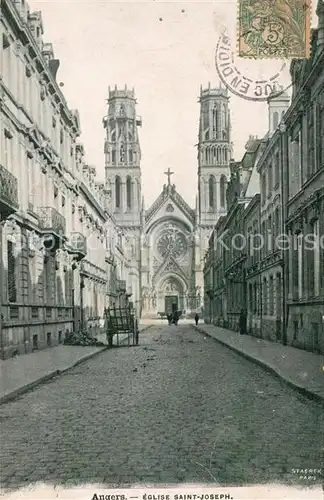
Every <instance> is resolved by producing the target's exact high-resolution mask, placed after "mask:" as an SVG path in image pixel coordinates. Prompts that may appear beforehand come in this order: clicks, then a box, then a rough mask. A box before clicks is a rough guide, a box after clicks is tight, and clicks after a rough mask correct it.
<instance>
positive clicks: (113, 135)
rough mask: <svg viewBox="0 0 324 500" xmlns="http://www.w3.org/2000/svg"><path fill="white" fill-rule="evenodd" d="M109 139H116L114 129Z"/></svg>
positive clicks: (113, 140)
mask: <svg viewBox="0 0 324 500" xmlns="http://www.w3.org/2000/svg"><path fill="white" fill-rule="evenodd" d="M111 140H112V142H115V140H116V130H114V131H113V133H112V134H111Z"/></svg>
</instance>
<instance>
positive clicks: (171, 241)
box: [156, 229, 187, 259]
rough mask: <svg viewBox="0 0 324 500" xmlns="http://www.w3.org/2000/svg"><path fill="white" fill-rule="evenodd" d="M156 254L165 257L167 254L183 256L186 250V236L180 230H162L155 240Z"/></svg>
mask: <svg viewBox="0 0 324 500" xmlns="http://www.w3.org/2000/svg"><path fill="white" fill-rule="evenodd" d="M156 247H157V251H158V254H159V255H160V256H161V257H162V258H163V259H165V258H166V257H168V256H172V257H174V258H176V259H177V258H180V257H183V256H184V255H185V254H186V252H187V242H186V237H185V236H184V234H183V233H181V232H180V231H176V230H174V229H171V230H167V231H165V232H163V233H162V234H161V235H160V237H159V238H158V241H157V246H156Z"/></svg>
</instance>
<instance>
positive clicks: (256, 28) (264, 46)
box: [238, 0, 311, 59]
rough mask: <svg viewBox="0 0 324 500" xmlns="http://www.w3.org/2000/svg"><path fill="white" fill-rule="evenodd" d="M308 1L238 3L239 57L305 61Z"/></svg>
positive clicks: (276, 0)
mask: <svg viewBox="0 0 324 500" xmlns="http://www.w3.org/2000/svg"><path fill="white" fill-rule="evenodd" d="M310 32H311V0H238V55H239V57H242V58H246V59H250V58H255V59H290V58H294V59H305V58H308V57H309V53H310Z"/></svg>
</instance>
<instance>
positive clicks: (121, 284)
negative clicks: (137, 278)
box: [116, 280, 126, 292]
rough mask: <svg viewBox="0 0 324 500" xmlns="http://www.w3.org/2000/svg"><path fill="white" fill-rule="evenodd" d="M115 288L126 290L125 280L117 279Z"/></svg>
mask: <svg viewBox="0 0 324 500" xmlns="http://www.w3.org/2000/svg"><path fill="white" fill-rule="evenodd" d="M116 290H117V292H126V281H125V280H117V283H116Z"/></svg>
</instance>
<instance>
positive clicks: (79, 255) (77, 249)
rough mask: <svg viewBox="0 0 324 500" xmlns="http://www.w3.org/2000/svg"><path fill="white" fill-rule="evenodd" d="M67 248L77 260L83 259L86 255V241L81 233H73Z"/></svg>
mask: <svg viewBox="0 0 324 500" xmlns="http://www.w3.org/2000/svg"><path fill="white" fill-rule="evenodd" d="M69 248H70V249H71V253H73V254H75V255H76V259H77V260H81V259H83V258H84V257H85V256H86V255H87V239H86V237H85V236H84V235H83V234H82V233H77V232H73V233H71V236H70V238H69Z"/></svg>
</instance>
